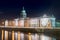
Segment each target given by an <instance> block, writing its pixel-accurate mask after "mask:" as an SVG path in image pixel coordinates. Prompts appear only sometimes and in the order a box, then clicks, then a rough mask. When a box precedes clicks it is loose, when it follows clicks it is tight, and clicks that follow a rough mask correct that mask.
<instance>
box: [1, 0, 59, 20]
mask: <svg viewBox="0 0 60 40" xmlns="http://www.w3.org/2000/svg"><path fill="white" fill-rule="evenodd" d="M23 6H24V7H25V10H26V13H27V15H28V17H40V16H41V15H43V14H48V15H52V14H53V15H54V16H55V17H56V18H57V19H58V20H59V19H60V1H59V0H0V18H17V17H19V16H20V13H21V10H22V7H23Z"/></svg>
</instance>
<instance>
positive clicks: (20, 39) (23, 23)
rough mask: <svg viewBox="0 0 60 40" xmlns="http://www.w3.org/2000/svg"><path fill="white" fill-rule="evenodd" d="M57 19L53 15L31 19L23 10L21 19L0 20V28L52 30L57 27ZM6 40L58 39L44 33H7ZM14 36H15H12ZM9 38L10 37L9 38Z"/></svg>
mask: <svg viewBox="0 0 60 40" xmlns="http://www.w3.org/2000/svg"><path fill="white" fill-rule="evenodd" d="M56 24H57V25H58V23H57V22H56V18H55V17H54V16H53V15H51V16H47V15H46V14H44V15H43V16H41V17H36V18H29V17H27V14H26V11H25V10H24V7H23V10H22V13H21V18H16V19H10V20H0V26H4V27H12V28H13V27H19V28H52V27H56ZM4 33H5V34H4V35H5V40H8V39H9V40H52V39H53V40H56V38H53V37H49V36H45V35H44V34H43V33H42V34H38V33H27V34H26V33H23V32H14V31H12V32H8V31H5V32H4ZM12 35H13V36H12ZM8 36H9V37H8Z"/></svg>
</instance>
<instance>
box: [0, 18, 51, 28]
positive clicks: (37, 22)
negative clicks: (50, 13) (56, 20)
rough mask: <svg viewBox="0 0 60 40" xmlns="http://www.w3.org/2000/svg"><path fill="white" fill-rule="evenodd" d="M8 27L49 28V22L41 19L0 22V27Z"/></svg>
mask: <svg viewBox="0 0 60 40" xmlns="http://www.w3.org/2000/svg"><path fill="white" fill-rule="evenodd" d="M5 25H6V26H10V27H12V26H13V27H51V21H50V20H48V21H47V19H46V20H45V18H44V19H42V20H41V18H26V19H14V20H7V21H6V20H4V21H0V26H5Z"/></svg>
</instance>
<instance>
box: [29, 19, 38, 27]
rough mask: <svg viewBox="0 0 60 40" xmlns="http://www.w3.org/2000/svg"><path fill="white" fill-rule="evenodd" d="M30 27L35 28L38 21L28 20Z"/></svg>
mask: <svg viewBox="0 0 60 40" xmlns="http://www.w3.org/2000/svg"><path fill="white" fill-rule="evenodd" d="M30 26H31V27H37V26H38V19H30Z"/></svg>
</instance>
